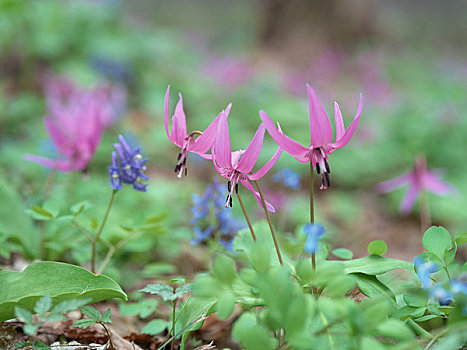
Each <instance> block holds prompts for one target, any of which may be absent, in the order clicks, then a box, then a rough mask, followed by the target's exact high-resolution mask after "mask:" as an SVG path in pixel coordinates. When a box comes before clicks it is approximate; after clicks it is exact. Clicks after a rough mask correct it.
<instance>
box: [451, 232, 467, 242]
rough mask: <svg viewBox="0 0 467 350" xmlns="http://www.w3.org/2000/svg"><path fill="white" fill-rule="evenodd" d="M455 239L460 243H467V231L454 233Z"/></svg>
mask: <svg viewBox="0 0 467 350" xmlns="http://www.w3.org/2000/svg"><path fill="white" fill-rule="evenodd" d="M454 240H455V241H456V243H457V244H458V245H461V244H465V243H467V232H460V233H456V234H455V235H454Z"/></svg>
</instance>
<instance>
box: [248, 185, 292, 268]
mask: <svg viewBox="0 0 467 350" xmlns="http://www.w3.org/2000/svg"><path fill="white" fill-rule="evenodd" d="M253 182H254V183H255V184H256V188H257V189H258V193H259V196H260V197H261V203H263V208H264V213H265V214H266V219H267V220H268V224H269V229H270V230H271V235H272V240H273V241H274V247H276V253H277V257H278V258H279V262H280V264H281V265H284V262H283V261H282V256H281V252H280V250H279V244H278V243H277V238H276V234H275V233H274V227H273V226H272V222H271V218H270V217H269V211H268V208H267V207H266V201H265V200H264V196H263V193H262V192H261V189H260V188H259V184H258V181H253Z"/></svg>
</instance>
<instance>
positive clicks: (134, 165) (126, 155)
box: [109, 135, 149, 192]
mask: <svg viewBox="0 0 467 350" xmlns="http://www.w3.org/2000/svg"><path fill="white" fill-rule="evenodd" d="M118 140H119V141H120V143H114V147H115V150H116V151H117V153H116V154H115V152H113V153H112V166H111V167H109V172H110V173H111V176H112V179H111V186H112V188H113V189H114V190H119V189H121V186H122V185H121V183H122V182H123V183H124V184H128V185H133V188H134V189H135V190H136V191H140V192H146V187H147V185H148V184H147V181H148V180H149V177H147V176H146V175H145V174H144V172H143V171H144V170H146V162H147V161H148V159H147V158H143V156H142V155H141V153H140V152H141V148H140V147H136V148H134V149H132V148H131V147H130V146H129V145H128V143H127V142H126V140H125V138H124V137H123V136H122V135H118ZM114 154H115V155H114ZM117 155H118V158H120V166H118V161H117V160H116V159H117ZM114 159H115V161H114ZM117 174H118V177H119V178H118V180H117ZM118 184H119V185H118Z"/></svg>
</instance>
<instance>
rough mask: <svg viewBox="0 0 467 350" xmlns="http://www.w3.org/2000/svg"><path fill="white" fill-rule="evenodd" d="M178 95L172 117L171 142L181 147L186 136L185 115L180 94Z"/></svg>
mask: <svg viewBox="0 0 467 350" xmlns="http://www.w3.org/2000/svg"><path fill="white" fill-rule="evenodd" d="M178 97H179V98H178V103H177V106H175V114H174V115H173V117H172V142H173V143H175V144H176V145H177V146H179V147H183V142H184V141H185V136H186V117H185V112H184V111H183V99H182V94H178Z"/></svg>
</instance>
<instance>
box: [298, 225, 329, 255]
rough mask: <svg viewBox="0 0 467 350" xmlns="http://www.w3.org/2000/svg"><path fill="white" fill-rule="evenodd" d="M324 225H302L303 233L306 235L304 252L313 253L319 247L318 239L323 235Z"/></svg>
mask: <svg viewBox="0 0 467 350" xmlns="http://www.w3.org/2000/svg"><path fill="white" fill-rule="evenodd" d="M324 232H325V230H324V227H323V226H322V225H320V224H315V223H313V224H306V225H305V226H304V227H303V234H304V235H306V242H305V248H304V249H305V252H307V253H308V254H314V253H316V251H317V250H318V248H319V239H320V237H321V236H323V235H324Z"/></svg>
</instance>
